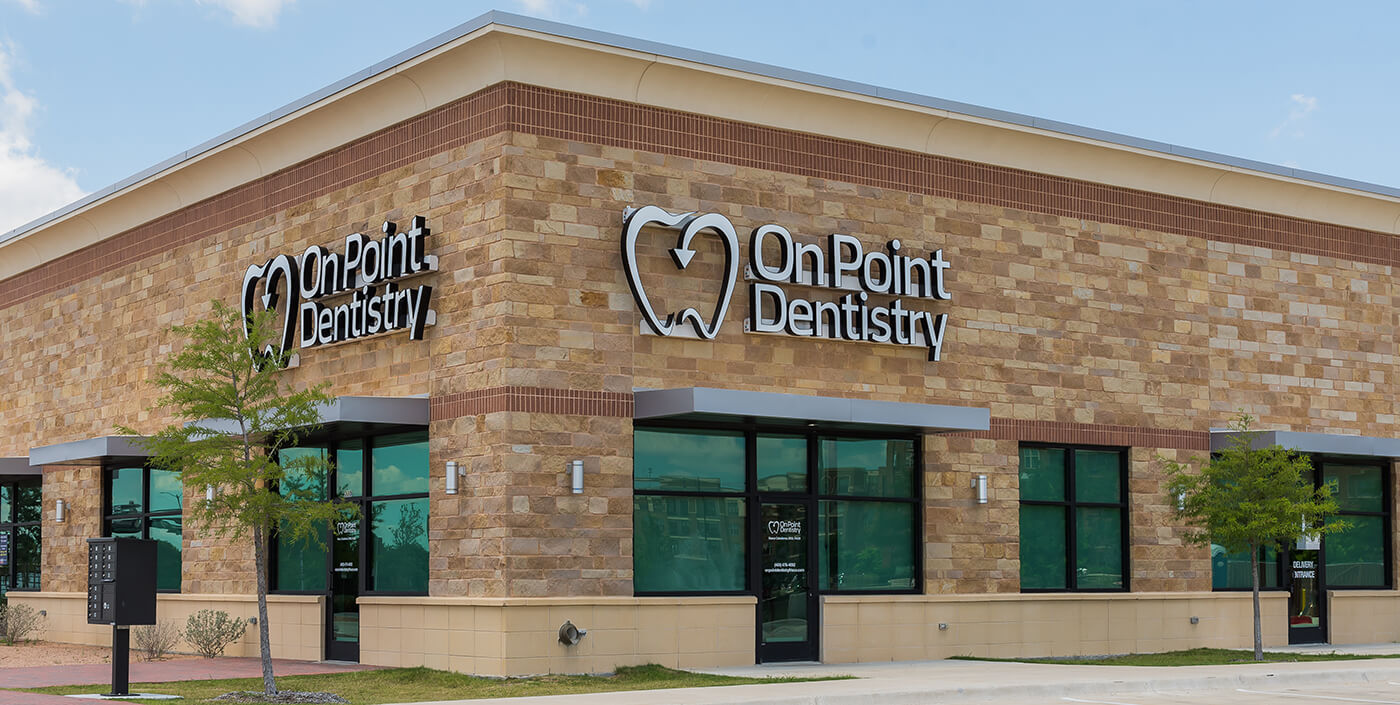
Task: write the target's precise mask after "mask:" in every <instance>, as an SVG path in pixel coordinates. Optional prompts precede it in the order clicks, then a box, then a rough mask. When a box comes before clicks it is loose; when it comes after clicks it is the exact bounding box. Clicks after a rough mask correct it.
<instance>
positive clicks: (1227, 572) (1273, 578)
mask: <svg viewBox="0 0 1400 705" xmlns="http://www.w3.org/2000/svg"><path fill="white" fill-rule="evenodd" d="M1260 555H1262V556H1263V558H1262V559H1261V560H1260V561H1259V587H1260V588H1276V587H1278V551H1275V550H1274V549H1272V548H1265V549H1263V550H1262V552H1261V554H1260ZM1249 571H1250V567H1249V552H1248V551H1241V552H1240V553H1226V551H1225V547H1224V546H1221V545H1220V544H1215V543H1213V544H1211V545H1210V586H1211V587H1212V588H1214V589H1225V588H1246V589H1247V588H1251V587H1253V582H1252V581H1253V578H1252V577H1251V575H1250V572H1249Z"/></svg>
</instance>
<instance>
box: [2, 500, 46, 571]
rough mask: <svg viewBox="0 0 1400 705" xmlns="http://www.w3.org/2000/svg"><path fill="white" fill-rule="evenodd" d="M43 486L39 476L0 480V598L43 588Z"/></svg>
mask: <svg viewBox="0 0 1400 705" xmlns="http://www.w3.org/2000/svg"><path fill="white" fill-rule="evenodd" d="M41 485H42V482H41V480H40V479H39V478H37V477H36V478H32V479H24V480H17V481H8V480H5V481H0V595H4V594H5V593H6V592H8V591H10V590H38V589H40V587H39V568H40V565H41V564H42V561H41V560H40V555H39V551H40V548H41V544H42V542H41V541H40V533H41V532H40V526H39V519H40V514H41V512H42V510H43V506H42V504H41V500H40V495H41V491H42V490H41Z"/></svg>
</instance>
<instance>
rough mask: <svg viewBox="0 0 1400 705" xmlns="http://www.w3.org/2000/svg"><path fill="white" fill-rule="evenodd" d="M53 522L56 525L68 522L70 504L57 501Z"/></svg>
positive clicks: (54, 507)
mask: <svg viewBox="0 0 1400 705" xmlns="http://www.w3.org/2000/svg"><path fill="white" fill-rule="evenodd" d="M53 520H54V523H56V524H63V523H65V522H67V521H68V503H67V502H65V501H63V500H61V499H57V500H54V503H53Z"/></svg>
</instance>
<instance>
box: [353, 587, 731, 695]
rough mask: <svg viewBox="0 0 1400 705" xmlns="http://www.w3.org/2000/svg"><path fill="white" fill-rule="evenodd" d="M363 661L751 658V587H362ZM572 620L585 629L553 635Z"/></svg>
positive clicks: (599, 667)
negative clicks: (529, 590)
mask: <svg viewBox="0 0 1400 705" xmlns="http://www.w3.org/2000/svg"><path fill="white" fill-rule="evenodd" d="M359 604H360V645H361V646H360V648H361V651H360V662H361V663H365V664H372V665H376V666H427V667H429V668H438V669H445V670H452V671H458V672H461V673H475V674H478V675H484V676H525V675H533V674H541V673H609V672H611V671H613V670H615V669H616V668H617V667H618V666H634V665H639V664H646V663H656V664H660V665H663V666H669V667H671V668H708V667H715V666H747V665H752V664H753V663H754V622H755V617H754V615H755V606H756V601H755V599H754V598H752V597H700V598H656V597H587V598H503V599H483V598H459V597H361V598H360V599H359ZM566 620H567V621H570V622H572V623H573V624H574V626H576V627H578V628H579V629H582V630H586V631H587V632H588V634H587V635H586V636H585V637H584V638H583V640H582V641H580V642H579V643H578V644H577V645H576V646H567V647H566V646H564V645H563V644H560V643H559V627H560V626H562V625H563V624H564V622H565V621H566Z"/></svg>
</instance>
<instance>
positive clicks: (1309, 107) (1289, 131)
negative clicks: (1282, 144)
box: [1269, 93, 1317, 139]
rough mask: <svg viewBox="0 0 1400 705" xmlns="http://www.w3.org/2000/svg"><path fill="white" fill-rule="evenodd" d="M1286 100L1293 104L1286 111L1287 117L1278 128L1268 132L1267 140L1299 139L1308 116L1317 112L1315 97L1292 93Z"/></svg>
mask: <svg viewBox="0 0 1400 705" xmlns="http://www.w3.org/2000/svg"><path fill="white" fill-rule="evenodd" d="M1288 99H1289V100H1290V101H1292V103H1293V105H1292V107H1291V108H1289V110H1288V117H1286V118H1284V119H1283V122H1281V123H1279V124H1278V127H1275V128H1274V129H1273V130H1271V131H1269V139H1278V138H1279V137H1292V138H1293V139H1299V138H1301V137H1302V136H1303V128H1304V127H1306V126H1307V120H1308V116H1309V115H1311V114H1312V113H1313V111H1314V110H1317V97H1316V96H1310V95H1303V94H1302V93H1294V94H1293V95H1291V96H1289V97H1288Z"/></svg>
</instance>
